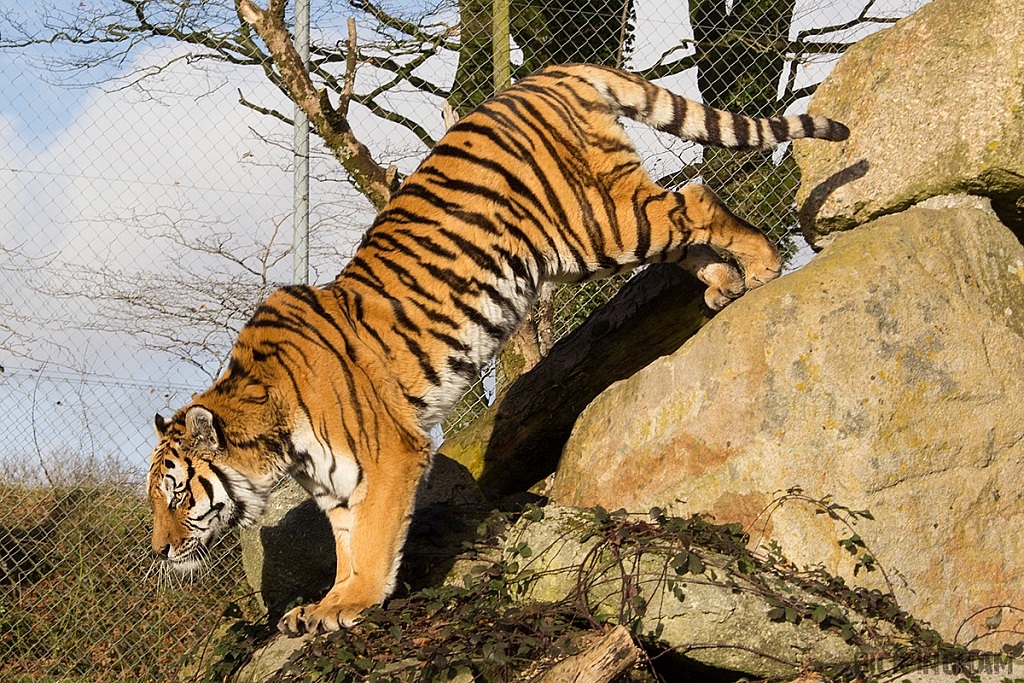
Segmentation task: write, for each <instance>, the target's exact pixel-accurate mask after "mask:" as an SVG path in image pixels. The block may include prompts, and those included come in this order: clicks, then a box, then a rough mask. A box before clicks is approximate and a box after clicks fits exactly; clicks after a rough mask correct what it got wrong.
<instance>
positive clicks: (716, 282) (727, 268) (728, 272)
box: [698, 262, 746, 311]
mask: <svg viewBox="0 0 1024 683" xmlns="http://www.w3.org/2000/svg"><path fill="white" fill-rule="evenodd" d="M698 277H699V278H700V279H701V280H703V281H704V282H705V284H707V286H708V288H707V289H706V290H704V303H706V304H707V306H708V308H710V309H711V310H712V311H720V310H722V309H723V308H725V307H726V306H728V305H729V303H731V302H732V301H733V300H734V299H737V298H739V297H741V296H743V292H745V291H746V287H745V286H744V284H743V277H742V276H741V275H740V273H739V271H738V270H736V268H735V266H733V265H732V264H729V263H726V262H720V263H711V264H709V265H707V266H705V267H703V268H702V269H701V270H700V272H699V273H698Z"/></svg>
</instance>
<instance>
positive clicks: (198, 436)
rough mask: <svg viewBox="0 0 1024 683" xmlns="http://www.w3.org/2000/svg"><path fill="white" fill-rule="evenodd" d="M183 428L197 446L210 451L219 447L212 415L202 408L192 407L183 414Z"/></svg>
mask: <svg viewBox="0 0 1024 683" xmlns="http://www.w3.org/2000/svg"><path fill="white" fill-rule="evenodd" d="M185 428H186V429H187V430H188V433H189V434H190V435H191V436H192V438H193V439H195V442H196V445H197V446H202V447H203V448H207V449H209V450H211V451H214V450H217V449H218V448H219V447H220V439H218V438H217V428H216V427H215V426H214V424H213V413H211V412H210V411H209V410H207V409H206V408H204V407H203V406H192V407H191V408H189V409H188V410H187V411H186V412H185Z"/></svg>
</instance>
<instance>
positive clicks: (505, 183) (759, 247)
mask: <svg viewBox="0 0 1024 683" xmlns="http://www.w3.org/2000/svg"><path fill="white" fill-rule="evenodd" d="M620 115H624V116H629V117H631V118H635V119H638V120H641V121H644V122H645V123H649V124H651V125H652V126H653V127H655V128H658V129H659V130H664V131H667V132H670V133H673V134H676V135H678V136H680V137H684V138H686V139H690V140H695V141H699V142H703V143H707V144H718V145H720V146H732V147H737V148H752V147H753V148H760V147H771V146H774V145H776V144H778V142H779V141H781V140H788V139H792V138H795V137H806V136H811V135H816V136H818V137H843V136H845V134H846V131H845V128H843V127H842V126H841V125H839V124H836V123H835V122H831V121H829V120H827V119H823V118H821V117H807V116H801V117H786V118H781V119H775V120H764V119H761V120H757V119H750V118H747V117H743V116H734V115H732V114H729V113H727V112H720V111H717V110H714V109H711V108H708V107H704V106H703V105H701V104H699V103H696V102H692V101H689V100H685V99H683V98H680V97H678V96H676V95H673V94H672V93H669V92H668V91H666V90H664V89H662V88H659V87H657V86H654V85H652V84H650V83H648V82H647V81H644V80H643V79H640V78H638V77H635V76H632V75H629V74H624V73H622V72H619V71H616V70H614V69H607V68H603V67H595V66H586V65H568V66H562V67H551V68H548V69H545V70H543V71H541V72H539V73H538V74H535V75H533V76H531V77H529V78H526V79H524V80H522V81H520V82H519V83H517V84H516V85H514V86H512V87H510V88H508V89H507V90H505V91H503V92H502V93H501V94H500V95H499V96H497V97H496V98H494V99H493V100H491V101H489V102H486V103H484V104H483V105H481V106H480V107H479V108H478V109H477V110H475V111H474V112H472V113H471V114H469V115H468V116H467V117H466V118H464V119H463V120H462V121H460V122H459V123H457V124H456V125H455V126H454V127H453V128H452V129H451V130H450V131H449V132H448V134H447V135H445V137H444V138H443V139H442V140H441V142H440V143H439V144H438V145H437V146H436V147H435V148H434V150H433V151H432V152H431V154H430V155H429V156H428V157H427V159H426V160H425V161H424V162H423V163H422V164H421V166H420V167H419V168H418V169H417V171H416V172H415V173H414V174H413V175H411V176H410V177H409V178H408V179H407V180H406V182H405V183H404V185H403V186H402V188H401V189H400V190H399V191H398V193H396V195H395V196H394V197H393V199H392V200H391V202H390V203H389V204H388V205H387V206H386V207H385V209H384V210H383V211H382V212H381V213H380V214H379V215H378V217H377V219H376V221H375V223H374V225H373V227H371V228H370V230H369V232H368V233H367V235H366V236H365V238H364V240H363V243H362V245H361V248H360V249H359V251H358V252H357V254H356V256H355V258H354V259H353V260H352V262H351V263H350V264H349V265H348V266H347V267H346V268H345V269H344V271H342V273H341V274H340V275H339V276H338V278H337V280H336V281H335V282H334V283H333V284H332V285H331V287H339V288H344V289H351V290H356V291H361V290H365V291H366V292H367V294H368V295H370V296H380V297H383V298H384V299H387V300H391V301H400V302H401V303H402V306H401V307H400V311H399V312H397V313H396V314H395V316H396V317H395V320H394V321H392V324H390V325H385V326H380V325H378V326H377V327H378V328H379V329H380V331H381V334H385V333H391V334H389V335H388V338H387V339H386V340H385V341H384V342H383V343H382V344H381V346H382V348H384V350H385V352H386V353H388V354H389V362H390V363H396V362H397V363H399V364H401V367H402V371H401V373H400V375H401V378H402V382H403V386H404V389H405V393H406V395H407V396H408V397H409V400H410V401H412V402H413V403H414V404H415V405H416V406H417V407H418V410H419V411H420V413H421V415H422V423H423V425H424V426H425V427H427V428H429V427H430V426H432V425H433V424H435V423H436V422H438V421H439V420H441V419H443V417H444V416H445V415H446V414H447V412H448V410H449V409H450V408H451V405H452V404H453V403H454V401H456V400H457V399H458V398H459V396H460V395H461V393H462V392H463V391H464V390H465V388H466V387H467V385H468V383H470V382H472V381H474V380H475V379H476V378H477V377H478V376H479V371H480V369H481V367H482V366H484V365H485V364H486V363H488V362H489V361H490V359H491V358H492V357H493V356H494V354H495V353H496V351H497V350H498V349H499V348H500V346H501V345H502V344H503V343H504V341H505V340H506V339H507V338H508V336H509V335H510V334H511V333H512V332H513V331H515V329H516V328H517V327H518V326H519V324H520V322H521V321H522V320H523V319H524V317H525V316H526V315H527V314H528V313H529V310H530V307H531V306H532V304H533V301H534V299H535V297H536V293H537V289H538V287H539V284H540V282H541V281H543V280H554V281H561V282H577V281H582V280H589V279H596V278H601V277H607V276H611V275H614V274H616V273H619V272H623V271H627V270H630V269H632V268H635V267H637V266H638V265H641V264H644V263H650V262H655V261H681V262H682V264H683V265H684V267H686V266H687V265H690V266H691V270H694V271H695V272H696V274H698V276H699V277H701V278H702V279H703V280H705V282H707V283H708V284H709V286H710V287H711V290H710V291H709V296H708V303H709V305H710V306H712V307H713V308H721V307H722V306H723V305H724V304H725V303H727V302H728V300H730V299H732V298H734V297H736V296H738V295H739V294H741V293H742V291H743V283H742V281H741V280H739V278H738V274H737V273H736V272H735V271H734V270H731V269H730V267H729V266H727V265H725V264H723V263H722V262H721V260H720V259H717V258H716V257H715V256H714V254H711V253H709V252H708V251H706V250H704V251H702V250H701V249H699V248H698V249H696V250H694V251H696V253H695V254H689V253H688V251H689V248H690V247H693V246H698V247H699V245H707V244H709V243H710V244H714V245H715V246H716V247H718V248H721V249H724V250H727V251H730V253H732V254H733V255H734V256H735V257H736V258H737V259H738V260H739V261H740V262H741V263H743V265H744V267H745V270H746V271H747V278H746V285H747V286H748V287H749V286H757V285H759V284H761V283H762V282H764V281H767V280H768V279H771V278H772V277H774V276H776V275H777V274H778V272H779V267H780V264H779V261H778V254H777V253H776V252H775V250H774V248H773V247H772V246H771V245H770V244H769V243H768V242H767V240H766V239H765V238H764V236H763V235H762V234H761V233H760V232H759V231H758V230H756V229H755V228H753V227H752V226H750V225H749V224H747V223H745V222H744V221H742V220H740V219H738V218H737V217H735V216H733V215H732V214H731V213H730V212H729V211H728V209H726V208H725V206H724V205H722V204H721V202H719V201H718V200H717V198H716V197H715V196H714V195H713V194H712V193H711V192H710V191H709V190H707V189H706V188H703V187H701V186H691V188H689V189H688V190H684V191H683V192H682V193H673V192H667V191H666V190H664V189H663V188H661V187H659V186H657V185H656V184H655V183H654V182H653V181H652V180H651V178H650V176H649V175H648V174H647V172H646V170H645V169H644V168H643V165H642V160H641V158H640V155H639V154H638V153H637V151H636V148H635V147H634V145H633V143H632V141H631V140H630V139H629V137H628V136H627V135H626V132H625V130H624V128H623V127H622V125H621V124H620V123H619V120H618V117H619V116H620ZM716 229H717V230H718V231H720V232H722V233H723V234H722V235H718V236H716V235H715V234H714V233H715V232H716ZM716 241H717V244H716ZM688 256H689V257H690V259H689V263H687V257H688ZM722 290H724V291H722Z"/></svg>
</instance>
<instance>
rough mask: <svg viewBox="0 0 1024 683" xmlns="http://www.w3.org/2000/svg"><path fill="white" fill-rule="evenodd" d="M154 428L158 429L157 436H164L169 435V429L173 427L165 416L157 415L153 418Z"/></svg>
mask: <svg viewBox="0 0 1024 683" xmlns="http://www.w3.org/2000/svg"><path fill="white" fill-rule="evenodd" d="M153 426H154V427H155V428H156V435H157V436H163V435H164V434H166V433H167V428H168V427H170V426H171V423H170V422H168V421H167V420H165V419H164V416H163V415H161V414H160V413H157V414H156V417H154V418H153Z"/></svg>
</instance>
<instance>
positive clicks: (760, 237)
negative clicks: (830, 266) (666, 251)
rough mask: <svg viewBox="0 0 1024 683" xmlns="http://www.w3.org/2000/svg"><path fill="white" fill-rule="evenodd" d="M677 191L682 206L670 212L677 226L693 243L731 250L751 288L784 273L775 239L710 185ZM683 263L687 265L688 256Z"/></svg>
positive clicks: (676, 196) (677, 199) (744, 279)
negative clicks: (726, 201) (738, 213)
mask: <svg viewBox="0 0 1024 683" xmlns="http://www.w3.org/2000/svg"><path fill="white" fill-rule="evenodd" d="M673 194H674V196H675V198H676V201H677V202H678V205H677V206H678V208H677V209H676V210H674V211H670V212H669V219H670V221H671V223H672V224H673V228H674V229H676V230H680V231H681V232H682V233H684V234H685V235H686V238H685V239H686V241H688V242H690V243H691V244H707V245H710V246H712V247H715V248H717V249H721V250H723V251H727V252H729V254H731V255H732V256H733V258H735V259H736V261H737V262H738V263H739V265H740V267H741V268H742V269H743V282H744V285H746V288H747V289H754V288H755V287H760V286H761V285H763V284H765V283H767V282H770V281H772V280H774V279H775V278H777V277H778V276H779V275H780V274H781V273H782V258H781V257H780V255H779V250H778V249H776V248H775V245H774V244H772V242H771V240H769V239H768V238H767V237H766V236H765V234H764V233H763V232H761V231H760V230H758V229H757V228H755V227H754V226H753V225H751V224H750V223H748V222H747V221H745V220H743V219H742V218H740V217H739V216H737V215H736V214H734V213H733V212H732V211H730V210H729V208H728V207H727V206H726V205H725V203H724V202H723V201H722V200H721V199H719V198H718V195H716V194H715V193H714V192H713V191H712V190H710V189H709V188H708V187H707V186H705V185H697V184H693V185H687V186H686V187H684V188H683V189H682V190H681V191H679V192H677V193H673ZM682 263H683V266H684V267H687V266H686V263H685V258H684V261H683V262H682ZM711 266H712V263H709V264H708V265H706V266H704V267H705V268H709V267H711ZM698 277H700V275H699V274H698Z"/></svg>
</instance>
